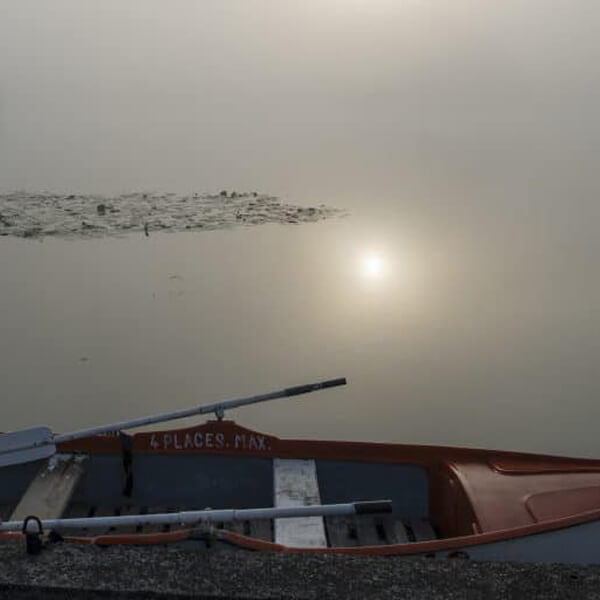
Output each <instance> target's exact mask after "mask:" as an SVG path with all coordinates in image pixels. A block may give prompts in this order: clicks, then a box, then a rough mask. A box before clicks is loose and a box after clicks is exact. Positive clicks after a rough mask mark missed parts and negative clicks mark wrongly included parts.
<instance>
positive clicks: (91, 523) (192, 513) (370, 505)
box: [0, 500, 392, 533]
mask: <svg viewBox="0 0 600 600" xmlns="http://www.w3.org/2000/svg"><path fill="white" fill-rule="evenodd" d="M391 510H392V501H391V500H369V501H364V502H348V503H343V504H316V505H313V506H289V507H285V508H283V507H282V508H242V509H220V510H211V509H207V510H189V511H182V512H173V513H156V514H150V515H148V514H146V515H123V516H116V517H82V518H76V519H46V520H42V521H40V522H41V525H42V528H43V529H45V530H52V529H58V530H61V531H62V530H67V529H80V528H81V529H82V528H88V529H98V528H106V527H133V526H138V525H141V526H144V525H169V524H170V525H193V524H195V523H203V522H209V523H214V522H221V521H223V522H225V521H240V520H242V521H251V520H253V519H290V518H294V517H330V516H338V515H358V514H366V513H383V512H391ZM23 527H24V522H23V521H6V522H4V523H0V531H22V530H23ZM26 529H27V531H26V532H24V533H28V532H29V533H38V530H39V527H38V525H37V521H36V520H35V519H31V520H29V521H27V527H26Z"/></svg>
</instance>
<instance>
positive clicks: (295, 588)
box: [0, 542, 600, 600]
mask: <svg viewBox="0 0 600 600" xmlns="http://www.w3.org/2000/svg"><path fill="white" fill-rule="evenodd" d="M34 598H35V599H37V598H44V599H48V600H54V599H55V598H67V599H73V600H75V599H77V600H80V599H81V600H83V599H96V598H98V599H99V598H128V599H129V598H131V599H133V598H150V599H157V598H165V599H166V598H173V599H175V598H182V599H183V598H197V599H200V600H209V599H210V600H217V599H218V600H223V599H226V598H228V599H232V600H234V599H235V600H263V599H274V598H281V599H286V600H287V599H289V600H292V599H294V600H309V599H310V600H316V599H332V600H333V599H336V600H337V599H341V598H350V599H363V598H377V599H379V598H381V599H388V598H389V599H391V598H394V599H397V598H407V599H411V600H412V599H414V600H421V599H423V600H425V599H427V600H431V599H444V600H453V599H468V600H475V599H480V598H481V599H486V600H489V599H492V598H503V599H504V598H507V599H508V598H510V599H512V598H539V599H550V598H557V599H558V598H560V599H565V600H570V599H573V600H575V599H576V600H583V599H587V598H600V567H598V566H588V567H585V566H566V565H521V564H514V563H495V564H493V563H476V562H471V561H468V560H462V559H456V560H436V559H400V558H355V557H348V556H310V555H296V556H294V555H281V554H259V553H251V552H243V551H241V552H231V551H210V552H206V551H200V552H191V551H187V550H182V549H178V548H173V547H151V548H150V547H146V548H138V547H111V548H97V547H89V546H75V545H69V544H60V543H59V544H55V545H52V546H50V547H49V548H47V549H45V550H44V551H43V552H42V554H40V555H38V556H29V555H27V554H26V553H25V550H24V545H23V544H22V543H20V542H19V543H17V542H14V543H5V544H2V545H0V599H1V600H5V599H6V600H8V599H11V600H13V599H14V600H24V599H28V600H29V599H34Z"/></svg>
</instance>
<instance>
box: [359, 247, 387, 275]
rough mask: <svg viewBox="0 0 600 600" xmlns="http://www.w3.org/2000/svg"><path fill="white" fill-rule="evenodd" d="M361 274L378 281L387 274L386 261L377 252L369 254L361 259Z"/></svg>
mask: <svg viewBox="0 0 600 600" xmlns="http://www.w3.org/2000/svg"><path fill="white" fill-rule="evenodd" d="M360 266H361V272H362V274H363V275H364V276H365V277H369V278H370V279H378V278H380V277H381V276H382V275H383V274H384V272H385V260H384V259H383V257H382V256H381V255H380V254H378V253H376V252H368V253H366V254H365V255H364V256H363V257H362V258H361V265H360Z"/></svg>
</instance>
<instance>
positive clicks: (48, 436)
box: [0, 427, 56, 467]
mask: <svg viewBox="0 0 600 600" xmlns="http://www.w3.org/2000/svg"><path fill="white" fill-rule="evenodd" d="M55 452H56V447H55V446H54V444H53V443H52V431H50V429H49V428H48V427H33V428H31V429H24V430H23V431H15V432H12V433H4V434H2V435H0V467H8V466H10V465H18V464H21V463H27V462H33V461H36V460H42V459H43V458H48V457H50V456H52V455H53V454H54V453H55Z"/></svg>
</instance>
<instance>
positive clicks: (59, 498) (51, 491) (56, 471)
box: [10, 454, 87, 521]
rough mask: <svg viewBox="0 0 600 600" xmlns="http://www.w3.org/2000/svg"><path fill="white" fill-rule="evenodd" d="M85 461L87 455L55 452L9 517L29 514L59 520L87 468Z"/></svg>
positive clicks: (15, 519) (20, 516) (14, 518)
mask: <svg viewBox="0 0 600 600" xmlns="http://www.w3.org/2000/svg"><path fill="white" fill-rule="evenodd" d="M86 462H87V457H86V456H83V455H74V454H56V455H55V456H53V457H52V458H50V459H49V460H48V461H46V463H45V465H44V466H43V467H42V468H41V469H40V471H39V472H38V474H37V475H36V476H35V477H34V479H33V480H32V481H31V483H30V484H29V486H28V488H27V489H26V490H25V493H24V494H23V496H22V497H21V499H20V500H19V502H18V504H17V506H16V507H15V509H14V510H13V512H12V515H11V517H10V520H11V521H20V520H22V519H25V517H27V516H29V515H35V516H36V517H38V518H39V519H59V518H60V517H61V516H62V515H63V513H64V512H65V510H66V508H67V506H68V504H69V501H70V500H71V497H72V495H73V492H74V491H75V487H76V486H77V483H78V482H79V480H80V479H81V476H82V475H83V473H84V471H85V464H86Z"/></svg>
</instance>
